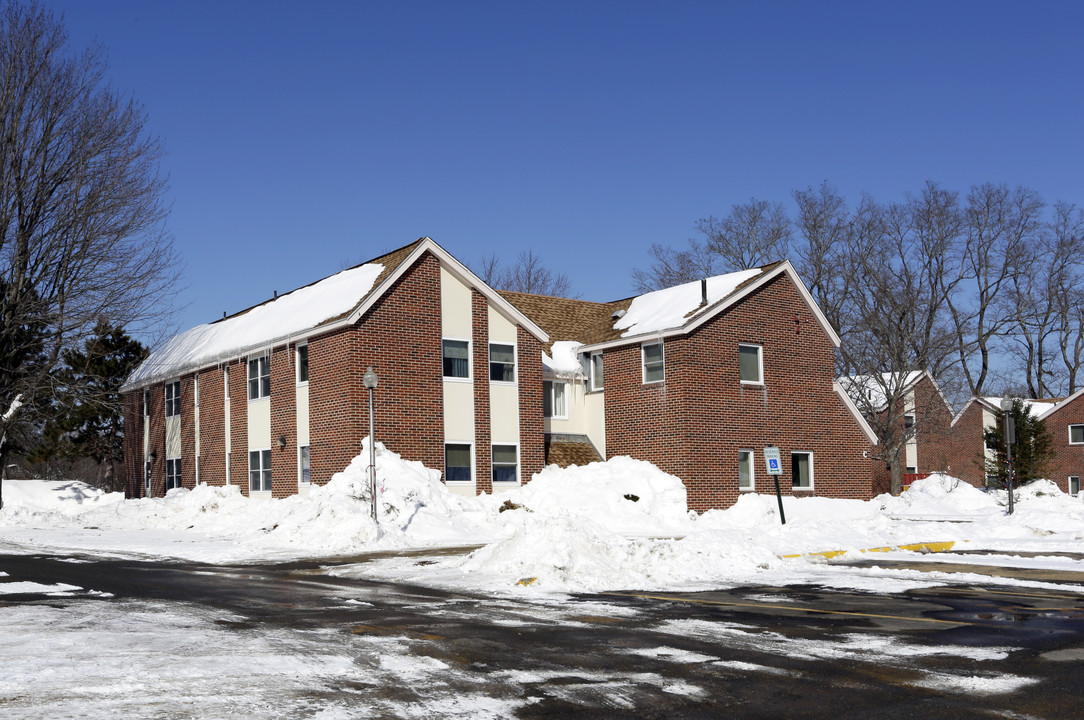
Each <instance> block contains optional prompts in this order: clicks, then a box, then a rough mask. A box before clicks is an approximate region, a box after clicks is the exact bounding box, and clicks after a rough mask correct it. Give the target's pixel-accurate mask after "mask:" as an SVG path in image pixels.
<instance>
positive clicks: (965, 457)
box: [944, 402, 986, 487]
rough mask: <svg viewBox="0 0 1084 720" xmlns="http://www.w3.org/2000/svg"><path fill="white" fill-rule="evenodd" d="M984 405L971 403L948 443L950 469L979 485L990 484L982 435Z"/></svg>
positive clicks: (950, 432)
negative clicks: (987, 476)
mask: <svg viewBox="0 0 1084 720" xmlns="http://www.w3.org/2000/svg"><path fill="white" fill-rule="evenodd" d="M982 434H983V426H982V405H980V404H979V403H977V402H971V403H968V404H967V406H965V408H964V410H963V412H962V414H961V415H960V417H959V418H957V420H956V422H955V424H953V425H952V426H951V428H950V430H949V434H948V437H947V439H946V440H945V443H944V452H945V455H946V456H947V460H948V470H947V471H948V472H949V473H950V474H951V475H954V476H955V477H958V478H960V479H961V480H963V481H964V482H966V483H969V484H971V485H974V486H975V487H983V486H984V485H985V484H986V469H985V458H986V452H985V449H986V445H985V443H984V441H983V439H982Z"/></svg>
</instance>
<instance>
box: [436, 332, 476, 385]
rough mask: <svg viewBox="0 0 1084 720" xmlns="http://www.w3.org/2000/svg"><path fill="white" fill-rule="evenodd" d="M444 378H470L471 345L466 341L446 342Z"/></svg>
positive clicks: (444, 343) (444, 342) (444, 344)
mask: <svg viewBox="0 0 1084 720" xmlns="http://www.w3.org/2000/svg"><path fill="white" fill-rule="evenodd" d="M441 344H442V345H443V347H444V377H446V378H469V377H470V343H468V342H467V341H466V340H444V341H443V342H442V343H441Z"/></svg>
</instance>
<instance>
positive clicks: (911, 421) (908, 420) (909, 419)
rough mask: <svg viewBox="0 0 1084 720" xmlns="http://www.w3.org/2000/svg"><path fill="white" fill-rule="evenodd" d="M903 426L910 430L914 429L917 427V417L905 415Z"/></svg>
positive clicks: (909, 414)
mask: <svg viewBox="0 0 1084 720" xmlns="http://www.w3.org/2000/svg"><path fill="white" fill-rule="evenodd" d="M903 426H904V427H905V428H908V429H910V428H913V427H914V426H915V416H914V415H913V414H911V413H907V414H906V415H904V416H903Z"/></svg>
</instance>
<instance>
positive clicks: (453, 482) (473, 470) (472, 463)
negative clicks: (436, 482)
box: [443, 440, 478, 487]
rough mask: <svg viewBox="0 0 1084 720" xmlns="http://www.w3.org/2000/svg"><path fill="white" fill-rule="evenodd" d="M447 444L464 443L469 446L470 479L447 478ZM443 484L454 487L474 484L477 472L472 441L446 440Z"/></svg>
mask: <svg viewBox="0 0 1084 720" xmlns="http://www.w3.org/2000/svg"><path fill="white" fill-rule="evenodd" d="M449 445H466V446H467V447H469V448H470V480H449V479H448V446H449ZM443 468H444V484H445V485H452V486H454V487H467V486H469V485H473V484H474V480H475V478H476V477H477V473H478V462H477V459H476V458H475V457H474V443H472V442H455V441H452V440H447V441H445V443H444V462H443Z"/></svg>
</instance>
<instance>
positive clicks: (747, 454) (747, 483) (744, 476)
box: [738, 450, 754, 490]
mask: <svg viewBox="0 0 1084 720" xmlns="http://www.w3.org/2000/svg"><path fill="white" fill-rule="evenodd" d="M753 457H754V456H753V451H752V450H739V451H738V489H739V490H752V489H753V484H754V483H753Z"/></svg>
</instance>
